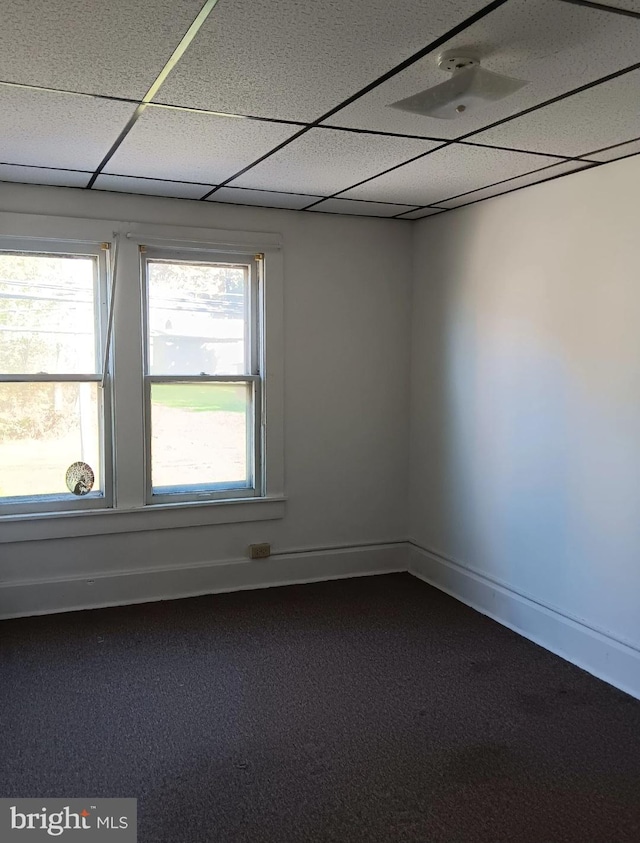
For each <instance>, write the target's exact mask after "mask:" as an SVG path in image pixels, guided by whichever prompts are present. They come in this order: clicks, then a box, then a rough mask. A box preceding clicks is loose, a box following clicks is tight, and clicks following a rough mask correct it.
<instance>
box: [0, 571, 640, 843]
mask: <svg viewBox="0 0 640 843" xmlns="http://www.w3.org/2000/svg"><path fill="white" fill-rule="evenodd" d="M0 642H1V643H0V668H1V674H0V679H1V685H0V719H1V721H2V722H1V732H0V753H1V758H0V796H5V797H20V796H33V797H41V796H60V797H71V796H74V797H75V796H80V797H84V796H86V797H91V796H123V797H137V798H138V800H139V802H138V810H139V840H140V841H141V843H165V841H166V843H232V841H233V843H262V841H265V843H301V842H302V841H336V843H338V841H339V843H359V841H362V843H365V841H366V843H377V841H381V843H382V841H384V843H393V842H394V841H399V842H400V843H402V842H403V841H411V843H414V842H415V843H439V841H443V842H444V841H447V843H449V841H451V843H453V842H454V841H455V843H467V841H468V843H481V842H482V843H520V841H523V843H524V841H527V843H528V842H529V841H530V843H569V841H570V843H626V841H633V843H638V841H639V840H640V703H639V702H637V701H635V700H633V699H632V698H630V697H628V696H626V695H625V694H623V693H621V692H619V691H616V690H614V689H613V688H611V687H609V686H607V685H605V684H604V683H602V682H599V681H598V680H596V679H594V678H593V677H591V676H589V675H588V674H586V673H584V672H582V671H580V670H578V669H577V668H575V667H572V666H571V665H569V664H567V663H565V662H563V661H562V660H561V659H559V658H556V657H555V656H553V655H551V654H549V653H547V652H546V651H544V650H542V649H540V648H539V647H537V646H535V645H534V644H531V643H529V642H527V641H525V640H524V639H522V638H520V637H519V636H517V635H515V634H514V633H511V632H509V631H508V630H506V629H504V628H502V627H500V626H498V625H497V624H495V623H493V622H492V621H490V620H488V619H486V618H484V617H482V616H481V615H478V614H476V613H475V612H473V611H472V610H470V609H468V608H466V607H465V606H462V605H461V604H459V603H457V602H455V601H454V600H452V599H451V598H449V597H447V596H445V595H443V594H441V593H439V592H437V591H435V590H433V589H431V588H429V587H428V586H427V585H425V584H424V583H422V582H420V581H419V580H417V579H414V578H412V577H410V576H409V575H408V574H397V575H391V576H385V577H372V578H367V579H355V580H342V581H337V582H329V583H322V584H318V585H304V586H294V587H290V588H278V589H270V590H267V591H255V592H241V593H236V594H225V595H218V596H211V597H202V598H195V599H190V600H180V601H176V602H167V603H154V604H146V605H143V606H131V607H126V608H119V609H103V610H98V611H92V612H79V613H70V614H66V615H56V616H48V617H42V618H31V619H22V620H15V621H5V622H2V623H0Z"/></svg>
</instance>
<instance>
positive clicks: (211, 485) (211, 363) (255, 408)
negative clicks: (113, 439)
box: [141, 246, 262, 503]
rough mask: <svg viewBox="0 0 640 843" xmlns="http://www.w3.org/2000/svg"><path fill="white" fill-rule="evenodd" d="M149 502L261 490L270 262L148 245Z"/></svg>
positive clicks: (144, 263) (145, 253)
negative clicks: (264, 288) (264, 308)
mask: <svg viewBox="0 0 640 843" xmlns="http://www.w3.org/2000/svg"><path fill="white" fill-rule="evenodd" d="M141 257H142V260H141V263H142V272H143V277H144V300H145V312H144V317H145V326H146V330H145V337H146V341H145V418H146V431H147V436H146V456H147V501H148V502H151V503H153V502H167V501H172V500H173V501H178V500H198V499H200V500H202V499H215V498H228V497H229V496H230V494H231V495H232V496H233V497H236V498H238V497H246V496H255V495H257V494H258V495H259V494H260V493H261V488H262V480H261V474H262V470H261V469H262V460H261V454H262V431H261V428H262V424H261V422H262V414H261V405H262V378H261V370H262V366H261V348H262V343H261V331H260V313H259V311H260V308H259V301H260V277H259V273H260V266H261V262H262V256H258V257H252V258H248V257H247V256H243V255H239V254H215V255H213V254H212V253H210V252H209V253H207V252H202V253H196V252H185V251H180V252H174V251H167V250H162V249H151V248H148V247H145V246H142V247H141Z"/></svg>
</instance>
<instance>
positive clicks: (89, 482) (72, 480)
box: [64, 462, 95, 495]
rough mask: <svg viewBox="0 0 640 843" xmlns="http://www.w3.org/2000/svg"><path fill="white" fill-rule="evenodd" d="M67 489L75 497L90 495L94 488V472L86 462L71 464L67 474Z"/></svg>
mask: <svg viewBox="0 0 640 843" xmlns="http://www.w3.org/2000/svg"><path fill="white" fill-rule="evenodd" d="M64 479H65V482H66V484H67V489H68V490H69V491H70V492H71V493H72V494H74V495H88V494H89V492H90V491H91V489H92V488H93V481H94V480H95V477H94V476H93V470H92V468H91V466H90V465H88V464H87V463H86V462H74V463H71V465H70V466H69V468H68V469H67V473H66V474H65V478H64Z"/></svg>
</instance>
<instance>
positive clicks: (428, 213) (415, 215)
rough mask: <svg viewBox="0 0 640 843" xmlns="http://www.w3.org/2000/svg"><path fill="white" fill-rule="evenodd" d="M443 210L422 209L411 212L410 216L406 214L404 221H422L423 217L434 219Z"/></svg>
mask: <svg viewBox="0 0 640 843" xmlns="http://www.w3.org/2000/svg"><path fill="white" fill-rule="evenodd" d="M441 213H442V209H438V208H422V209H421V210H419V211H411V212H410V213H408V214H404V216H403V217H402V219H403V220H421V219H423V217H433V216H434V215H435V214H441Z"/></svg>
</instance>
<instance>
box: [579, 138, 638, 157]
mask: <svg viewBox="0 0 640 843" xmlns="http://www.w3.org/2000/svg"><path fill="white" fill-rule="evenodd" d="M637 153H640V140H633V141H629V143H623V144H620V145H619V146H614V147H612V148H611V149H603V150H602V151H601V152H590V153H589V154H588V155H586V156H585V157H586V158H588V159H589V160H590V161H615V160H616V158H624V157H625V155H636V154H637Z"/></svg>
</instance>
